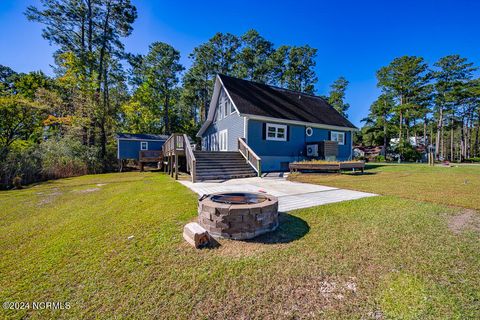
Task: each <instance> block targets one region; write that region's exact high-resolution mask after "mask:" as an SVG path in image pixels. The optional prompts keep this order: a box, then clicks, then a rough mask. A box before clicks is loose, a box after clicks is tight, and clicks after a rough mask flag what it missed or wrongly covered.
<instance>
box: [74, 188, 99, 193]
mask: <svg viewBox="0 0 480 320" xmlns="http://www.w3.org/2000/svg"><path fill="white" fill-rule="evenodd" d="M99 190H100V188H89V189H84V190H73V192H77V193H90V192H96V191H99Z"/></svg>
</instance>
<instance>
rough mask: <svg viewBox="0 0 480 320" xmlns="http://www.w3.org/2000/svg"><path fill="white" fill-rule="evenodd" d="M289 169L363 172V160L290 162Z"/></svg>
mask: <svg viewBox="0 0 480 320" xmlns="http://www.w3.org/2000/svg"><path fill="white" fill-rule="evenodd" d="M289 169H290V171H292V172H296V171H312V172H315V171H339V172H340V171H342V170H356V169H358V170H360V171H362V173H363V170H364V169H365V162H363V161H351V162H348V161H347V162H338V163H337V162H332V163H327V162H325V163H314V162H313V163H309V162H308V161H307V162H298V163H290V164H289Z"/></svg>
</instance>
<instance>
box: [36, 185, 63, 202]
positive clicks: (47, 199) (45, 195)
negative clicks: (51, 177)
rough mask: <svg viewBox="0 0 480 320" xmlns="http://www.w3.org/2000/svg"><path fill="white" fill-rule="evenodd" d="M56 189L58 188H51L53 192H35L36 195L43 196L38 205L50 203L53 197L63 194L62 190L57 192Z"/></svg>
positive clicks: (53, 199)
mask: <svg viewBox="0 0 480 320" xmlns="http://www.w3.org/2000/svg"><path fill="white" fill-rule="evenodd" d="M57 190H58V189H53V190H52V191H53V192H50V193H43V192H37V195H39V196H43V198H42V199H40V201H39V202H38V205H39V206H43V205H46V204H49V203H52V202H53V201H55V199H56V198H57V197H58V196H60V195H62V194H63V192H59V191H57Z"/></svg>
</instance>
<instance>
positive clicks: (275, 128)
mask: <svg viewBox="0 0 480 320" xmlns="http://www.w3.org/2000/svg"><path fill="white" fill-rule="evenodd" d="M266 129H267V132H266V138H267V140H273V141H287V125H285V124H275V123H267V125H266Z"/></svg>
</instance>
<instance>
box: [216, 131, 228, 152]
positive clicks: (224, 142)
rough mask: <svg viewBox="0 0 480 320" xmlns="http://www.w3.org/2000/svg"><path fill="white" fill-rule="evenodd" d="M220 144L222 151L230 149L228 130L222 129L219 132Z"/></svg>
mask: <svg viewBox="0 0 480 320" xmlns="http://www.w3.org/2000/svg"><path fill="white" fill-rule="evenodd" d="M218 138H219V139H218V140H219V141H218V144H219V147H220V151H227V150H228V130H222V131H220V132H219V133H218Z"/></svg>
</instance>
